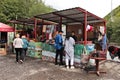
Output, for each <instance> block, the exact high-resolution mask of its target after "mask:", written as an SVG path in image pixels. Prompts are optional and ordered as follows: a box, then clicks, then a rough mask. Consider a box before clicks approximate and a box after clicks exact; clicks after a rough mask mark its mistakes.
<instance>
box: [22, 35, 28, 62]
mask: <svg viewBox="0 0 120 80" xmlns="http://www.w3.org/2000/svg"><path fill="white" fill-rule="evenodd" d="M22 41H23V43H24V45H23V56H24V60H25V57H26V53H27V48H28V40H27V39H26V36H25V35H23V36H22Z"/></svg>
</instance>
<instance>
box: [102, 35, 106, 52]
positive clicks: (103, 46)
mask: <svg viewBox="0 0 120 80" xmlns="http://www.w3.org/2000/svg"><path fill="white" fill-rule="evenodd" d="M102 36H103V38H102V50H103V51H106V49H107V36H106V34H105V33H104V34H103V35H102Z"/></svg>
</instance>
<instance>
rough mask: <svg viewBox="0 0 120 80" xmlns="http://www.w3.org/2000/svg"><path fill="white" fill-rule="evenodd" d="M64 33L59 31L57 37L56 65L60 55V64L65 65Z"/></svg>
mask: <svg viewBox="0 0 120 80" xmlns="http://www.w3.org/2000/svg"><path fill="white" fill-rule="evenodd" d="M62 33H63V31H59V33H58V34H57V35H56V37H55V45H54V46H55V48H56V56H55V65H57V64H58V62H57V59H58V55H60V64H59V65H63V39H62Z"/></svg>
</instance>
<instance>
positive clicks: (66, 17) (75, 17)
mask: <svg viewBox="0 0 120 80" xmlns="http://www.w3.org/2000/svg"><path fill="white" fill-rule="evenodd" d="M86 14H87V23H95V22H104V21H105V20H104V19H102V18H100V17H98V16H96V15H94V14H92V13H90V12H88V11H86V10H85V9H82V8H80V7H76V8H70V9H65V10H60V11H55V12H51V13H46V14H40V15H37V16H35V18H40V19H43V20H48V21H52V22H56V23H59V22H60V17H62V24H66V25H68V24H74V23H79V24H80V23H84V21H85V15H86Z"/></svg>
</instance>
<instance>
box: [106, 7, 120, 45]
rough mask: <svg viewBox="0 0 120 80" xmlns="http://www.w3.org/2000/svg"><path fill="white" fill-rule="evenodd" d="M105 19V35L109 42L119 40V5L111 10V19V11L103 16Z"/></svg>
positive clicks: (117, 41)
mask: <svg viewBox="0 0 120 80" xmlns="http://www.w3.org/2000/svg"><path fill="white" fill-rule="evenodd" d="M105 19H106V20H107V35H108V39H109V40H110V41H111V42H116V43H119V42H120V36H119V35H120V6H118V7H117V8H116V9H114V10H113V11H112V19H113V21H111V13H109V14H108V15H107V16H105Z"/></svg>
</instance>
